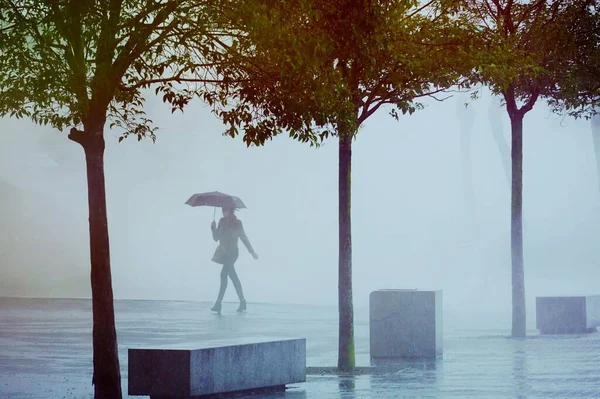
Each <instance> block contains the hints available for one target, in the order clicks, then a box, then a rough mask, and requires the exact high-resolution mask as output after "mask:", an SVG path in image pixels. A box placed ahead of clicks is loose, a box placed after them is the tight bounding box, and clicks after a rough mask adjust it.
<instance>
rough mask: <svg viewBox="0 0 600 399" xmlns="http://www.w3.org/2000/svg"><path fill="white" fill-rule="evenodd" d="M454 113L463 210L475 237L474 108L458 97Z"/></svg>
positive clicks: (477, 232) (476, 225) (477, 235)
mask: <svg viewBox="0 0 600 399" xmlns="http://www.w3.org/2000/svg"><path fill="white" fill-rule="evenodd" d="M456 113H457V115H458V119H459V124H460V161H461V169H462V180H463V193H464V195H463V197H464V201H465V211H466V214H467V216H468V218H469V223H470V227H471V233H472V234H473V236H474V237H475V238H477V237H479V223H478V221H477V203H476V201H475V190H474V188H473V166H472V164H473V160H472V157H471V137H472V135H473V124H474V122H475V110H474V109H473V105H472V104H469V103H465V101H463V100H462V99H460V98H459V99H458V102H457V109H456Z"/></svg>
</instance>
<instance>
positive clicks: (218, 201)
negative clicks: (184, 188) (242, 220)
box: [185, 191, 246, 219]
mask: <svg viewBox="0 0 600 399" xmlns="http://www.w3.org/2000/svg"><path fill="white" fill-rule="evenodd" d="M185 203H186V204H187V205H189V206H214V207H215V211H214V212H213V219H214V217H215V213H216V212H217V207H219V208H235V209H241V208H245V207H246V205H244V202H243V201H242V200H241V199H239V198H238V197H234V196H233V195H229V194H225V193H220V192H218V191H212V192H210V193H200V194H194V195H192V196H191V197H190V199H188V200H187V201H186V202H185Z"/></svg>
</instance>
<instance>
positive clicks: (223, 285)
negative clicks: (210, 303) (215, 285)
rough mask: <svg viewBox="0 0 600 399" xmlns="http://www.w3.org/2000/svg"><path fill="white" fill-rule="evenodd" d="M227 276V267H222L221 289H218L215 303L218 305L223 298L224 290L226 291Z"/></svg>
mask: <svg viewBox="0 0 600 399" xmlns="http://www.w3.org/2000/svg"><path fill="white" fill-rule="evenodd" d="M228 274H229V271H228V265H226V264H225V265H223V268H222V269H221V287H220V288H219V295H218V296H217V303H218V304H220V303H221V302H222V301H223V297H224V296H225V290H227V275H228Z"/></svg>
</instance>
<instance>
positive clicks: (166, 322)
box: [0, 297, 600, 399]
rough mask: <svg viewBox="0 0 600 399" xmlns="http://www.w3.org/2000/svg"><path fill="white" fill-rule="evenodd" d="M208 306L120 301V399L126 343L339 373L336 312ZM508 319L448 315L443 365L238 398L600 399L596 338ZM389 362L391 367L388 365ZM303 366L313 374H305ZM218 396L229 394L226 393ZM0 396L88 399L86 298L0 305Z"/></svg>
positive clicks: (359, 340)
mask: <svg viewBox="0 0 600 399" xmlns="http://www.w3.org/2000/svg"><path fill="white" fill-rule="evenodd" d="M364 299H365V300H364V301H362V303H364V305H365V306H364V307H361V306H357V307H356V309H355V311H356V318H355V335H356V361H357V365H358V366H359V368H360V367H364V368H368V367H369V365H370V358H369V311H368V306H367V305H368V297H367V298H364ZM212 305H213V303H209V302H179V301H177V302H169V301H130V300H122V301H121V300H117V301H116V302H115V312H116V317H117V333H118V337H119V361H120V363H121V374H122V387H123V399H129V398H130V399H134V398H135V399H137V398H141V397H139V396H129V395H128V394H127V384H128V373H127V371H128V365H127V363H128V356H127V349H128V348H153V347H157V346H162V345H164V344H165V343H177V344H178V345H179V346H180V347H182V348H185V347H188V348H189V347H194V346H195V345H196V344H197V343H203V345H206V346H221V345H232V344H238V343H250V342H255V341H257V340H261V341H271V340H281V339H292V338H296V337H298V336H301V337H306V344H307V348H306V349H307V351H306V355H307V365H308V366H316V367H323V368H325V367H335V364H336V362H337V350H338V341H337V335H338V313H337V311H338V309H337V307H335V306H331V307H320V306H319V307H316V306H302V305H270V304H252V307H251V308H250V307H249V311H248V312H246V313H243V314H237V313H236V312H235V309H236V308H237V306H238V303H230V304H228V306H227V307H226V308H225V311H224V312H223V314H222V315H214V314H212V313H211V311H210V308H211V307H212ZM506 309H507V311H506V312H501V313H498V312H493V311H490V310H488V311H486V312H483V313H464V312H462V313H456V312H454V311H453V310H451V309H448V307H447V306H446V307H445V308H444V358H443V359H438V360H436V361H424V360H423V361H409V360H406V361H402V367H401V368H400V371H399V372H394V371H395V370H398V368H397V366H396V365H394V371H392V372H389V373H383V372H382V370H381V368H379V367H377V372H373V373H367V374H365V375H357V376H343V375H330V374H325V375H310V374H308V372H307V377H306V382H304V383H299V384H292V385H288V386H287V387H288V389H287V390H286V391H285V392H277V393H260V394H255V395H247V394H244V395H243V396H237V395H236V396H234V397H235V398H236V399H238V398H245V399H250V398H252V399H398V398H411V399H413V398H414V399H436V398H437V399H507V398H523V399H525V398H526V399H548V398H561V399H564V398H569V399H571V398H596V399H597V398H600V356H599V355H598V354H599V353H600V332H599V333H595V334H582V335H545V336H540V335H539V334H538V331H537V330H536V329H535V307H534V306H531V307H530V311H531V313H530V314H528V318H527V320H528V323H529V324H528V330H527V334H528V337H527V339H525V340H521V339H510V338H508V337H509V336H510V322H511V314H510V303H507V306H506ZM395 364H396V363H395ZM309 369H310V368H309ZM226 397H229V398H231V396H229V395H227V396H226ZM0 398H2V399H4V398H7V399H59V398H60V399H63V398H64V399H94V387H93V385H92V314H91V302H90V301H89V300H62V299H52V300H47V299H22V298H19V299H6V298H0Z"/></svg>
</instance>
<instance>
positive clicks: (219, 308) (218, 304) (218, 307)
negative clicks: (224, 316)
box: [210, 302, 221, 314]
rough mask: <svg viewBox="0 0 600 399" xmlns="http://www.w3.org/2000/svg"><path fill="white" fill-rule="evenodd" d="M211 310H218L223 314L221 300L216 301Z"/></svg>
mask: <svg viewBox="0 0 600 399" xmlns="http://www.w3.org/2000/svg"><path fill="white" fill-rule="evenodd" d="M210 310H212V311H213V312H217V313H218V314H221V302H216V303H215V306H213V307H212V308H211V309H210Z"/></svg>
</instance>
